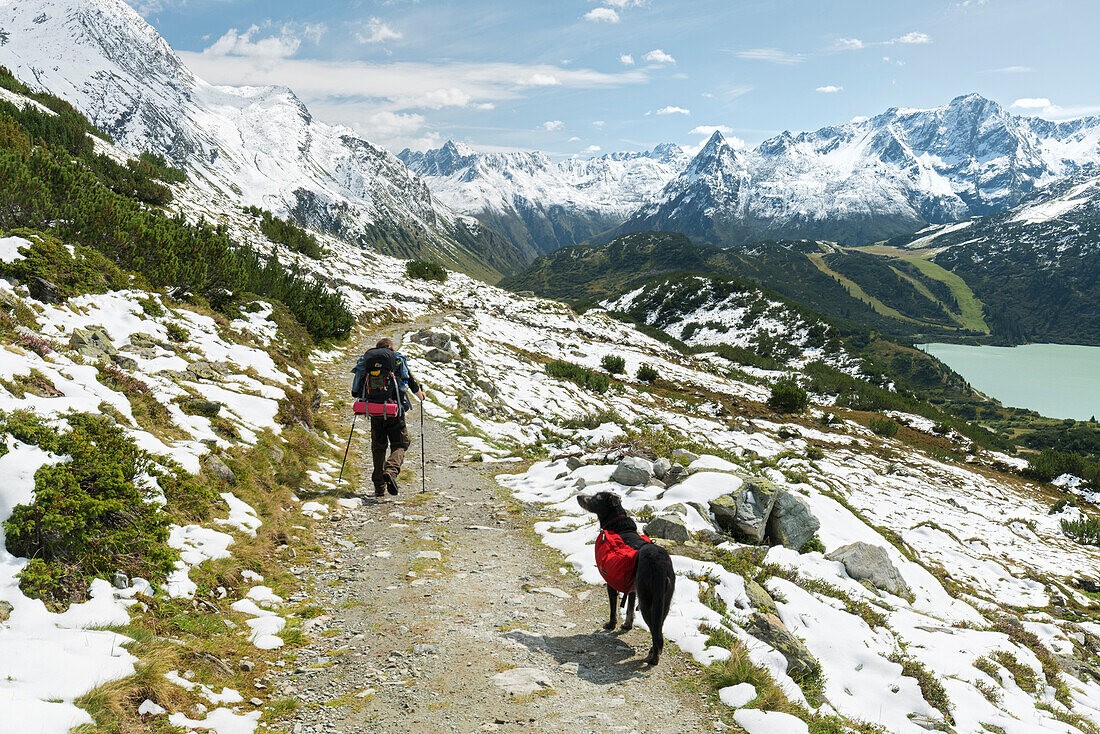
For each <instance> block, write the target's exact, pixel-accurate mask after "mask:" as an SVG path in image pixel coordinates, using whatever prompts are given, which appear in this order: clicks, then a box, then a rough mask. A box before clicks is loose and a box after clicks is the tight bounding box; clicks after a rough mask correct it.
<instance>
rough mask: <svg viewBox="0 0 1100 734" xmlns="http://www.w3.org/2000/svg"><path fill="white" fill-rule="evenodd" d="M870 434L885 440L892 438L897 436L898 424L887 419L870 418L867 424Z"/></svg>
mask: <svg viewBox="0 0 1100 734" xmlns="http://www.w3.org/2000/svg"><path fill="white" fill-rule="evenodd" d="M868 425H869V427H870V429H871V432H872V433H875V434H876V435H879V436H883V437H885V438H893V437H894V436H896V435H898V424H897V423H895V422H894V421H892V420H890V419H889V418H872V419H871V420H870V422H869V424H868Z"/></svg>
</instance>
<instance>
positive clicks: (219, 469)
mask: <svg viewBox="0 0 1100 734" xmlns="http://www.w3.org/2000/svg"><path fill="white" fill-rule="evenodd" d="M206 468H207V469H209V470H210V472H211V473H212V474H213V475H214V476H216V477H218V478H219V479H221V480H223V481H225V482H228V483H229V484H234V483H236V481H237V475H236V474H235V473H234V472H233V470H232V469H230V468H229V466H228V465H227V464H226V463H225V462H224V461H222V460H221V459H220V458H218V457H217V456H215V455H214V454H210V455H209V456H207V457H206Z"/></svg>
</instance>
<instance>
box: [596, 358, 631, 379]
mask: <svg viewBox="0 0 1100 734" xmlns="http://www.w3.org/2000/svg"><path fill="white" fill-rule="evenodd" d="M600 366H601V367H603V368H604V369H605V370H607V371H608V373H609V374H612V375H621V374H622V373H624V372H626V360H625V359H623V358H622V357H620V356H618V355H617V354H605V355H604V356H603V359H601V360H600Z"/></svg>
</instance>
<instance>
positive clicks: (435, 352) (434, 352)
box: [424, 348, 455, 363]
mask: <svg viewBox="0 0 1100 734" xmlns="http://www.w3.org/2000/svg"><path fill="white" fill-rule="evenodd" d="M454 358H455V356H454V354H452V353H451V352H445V351H443V350H442V349H434V348H433V349H429V350H428V353H427V354H425V355H424V359H426V360H428V361H429V362H437V363H446V362H453V361H454Z"/></svg>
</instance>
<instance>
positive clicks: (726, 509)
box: [710, 478, 816, 545]
mask: <svg viewBox="0 0 1100 734" xmlns="http://www.w3.org/2000/svg"><path fill="white" fill-rule="evenodd" d="M782 493H783V492H782V490H781V489H780V488H779V487H777V486H776V485H775V484H773V483H771V482H769V481H768V480H767V479H756V478H754V479H749V480H747V481H746V482H745V483H744V484H743V485H741V487H740V488H738V489H737V491H736V492H733V493H732V494H728V495H722V496H721V497H718V498H716V499H715V500H713V501H712V502H711V503H710V511H711V512H712V513H713V514H714V519H715V521H716V522H717V523H718V526H719V527H720V528H722V529H723V530H726V531H728V532H731V533H733V534H734V536H735V537H737V538H738V539H740V540H742V541H743V542H746V543H753V544H756V545H759V544H760V543H763V542H764V537H765V536H766V534H767V532H768V521H769V518H770V516H771V513H772V508H773V507H774V506H775V503H776V498H777V497H778V496H779V495H780V494H782ZM815 530H816V528H815ZM812 534H813V533H811V535H812Z"/></svg>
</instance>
